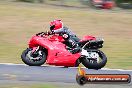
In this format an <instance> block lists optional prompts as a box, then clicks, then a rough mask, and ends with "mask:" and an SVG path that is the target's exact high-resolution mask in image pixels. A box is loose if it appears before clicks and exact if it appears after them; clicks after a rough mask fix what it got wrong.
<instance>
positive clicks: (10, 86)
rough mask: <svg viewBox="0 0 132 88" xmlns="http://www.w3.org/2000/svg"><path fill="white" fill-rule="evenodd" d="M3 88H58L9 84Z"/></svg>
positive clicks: (43, 85) (47, 85)
mask: <svg viewBox="0 0 132 88" xmlns="http://www.w3.org/2000/svg"><path fill="white" fill-rule="evenodd" d="M0 87H1V88H56V86H53V85H51V84H28V85H24V84H8V85H1V86H0Z"/></svg>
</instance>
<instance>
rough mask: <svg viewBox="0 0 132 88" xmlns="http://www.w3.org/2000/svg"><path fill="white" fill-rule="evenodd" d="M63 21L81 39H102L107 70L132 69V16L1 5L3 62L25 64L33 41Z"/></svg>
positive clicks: (0, 42)
mask: <svg viewBox="0 0 132 88" xmlns="http://www.w3.org/2000/svg"><path fill="white" fill-rule="evenodd" d="M53 19H62V20H63V21H64V24H65V25H67V26H68V27H70V29H72V30H73V31H74V32H75V33H76V34H77V35H78V36H79V37H82V36H83V35H87V34H89V35H95V36H96V37H97V36H101V37H103V38H104V39H105V43H104V48H103V49H102V50H103V51H104V52H105V53H106V55H107V56H108V63H107V65H106V67H108V68H123V69H132V14H131V13H126V12H123V11H121V12H119V11H118V12H115V13H113V12H112V11H104V10H100V11H97V10H86V9H85V10H79V9H68V8H60V7H54V6H48V5H40V4H29V3H16V2H14V3H0V51H1V52H0V62H3V63H7V62H10V63H22V61H21V59H20V55H21V52H22V51H23V50H24V49H25V48H26V47H27V42H28V40H29V39H30V37H31V36H32V35H33V34H35V33H37V32H41V31H46V30H48V29H49V22H50V21H51V20H53Z"/></svg>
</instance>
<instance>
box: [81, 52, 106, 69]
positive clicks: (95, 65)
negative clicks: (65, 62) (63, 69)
mask: <svg viewBox="0 0 132 88" xmlns="http://www.w3.org/2000/svg"><path fill="white" fill-rule="evenodd" d="M90 52H96V53H97V54H98V57H99V59H100V61H98V60H94V59H95V58H87V57H83V58H82V64H83V65H84V66H85V67H86V68H88V69H96V70H98V69H101V68H103V67H104V66H105V65H106V63H107V57H106V55H105V54H104V53H103V52H102V51H101V50H97V51H90ZM91 60H92V61H91Z"/></svg>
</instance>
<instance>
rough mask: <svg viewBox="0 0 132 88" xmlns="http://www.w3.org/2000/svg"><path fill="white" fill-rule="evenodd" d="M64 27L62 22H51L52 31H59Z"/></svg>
mask: <svg viewBox="0 0 132 88" xmlns="http://www.w3.org/2000/svg"><path fill="white" fill-rule="evenodd" d="M62 27H63V23H62V21H61V20H53V21H52V22H50V30H51V31H52V30H58V29H60V28H62Z"/></svg>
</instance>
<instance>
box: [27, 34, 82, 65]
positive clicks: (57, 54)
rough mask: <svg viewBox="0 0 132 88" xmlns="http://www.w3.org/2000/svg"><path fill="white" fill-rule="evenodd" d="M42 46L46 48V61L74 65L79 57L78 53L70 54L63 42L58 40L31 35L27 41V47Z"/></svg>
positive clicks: (53, 63) (52, 63)
mask: <svg viewBox="0 0 132 88" xmlns="http://www.w3.org/2000/svg"><path fill="white" fill-rule="evenodd" d="M37 46H42V47H44V48H46V49H47V50H48V56H47V60H46V63H47V64H50V65H57V66H75V62H76V60H77V59H78V58H79V57H80V53H76V54H72V53H70V52H69V51H68V50H67V49H66V46H65V44H63V43H61V42H59V41H49V39H47V38H43V37H40V36H33V37H32V39H31V40H30V42H29V47H30V48H33V47H37Z"/></svg>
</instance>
